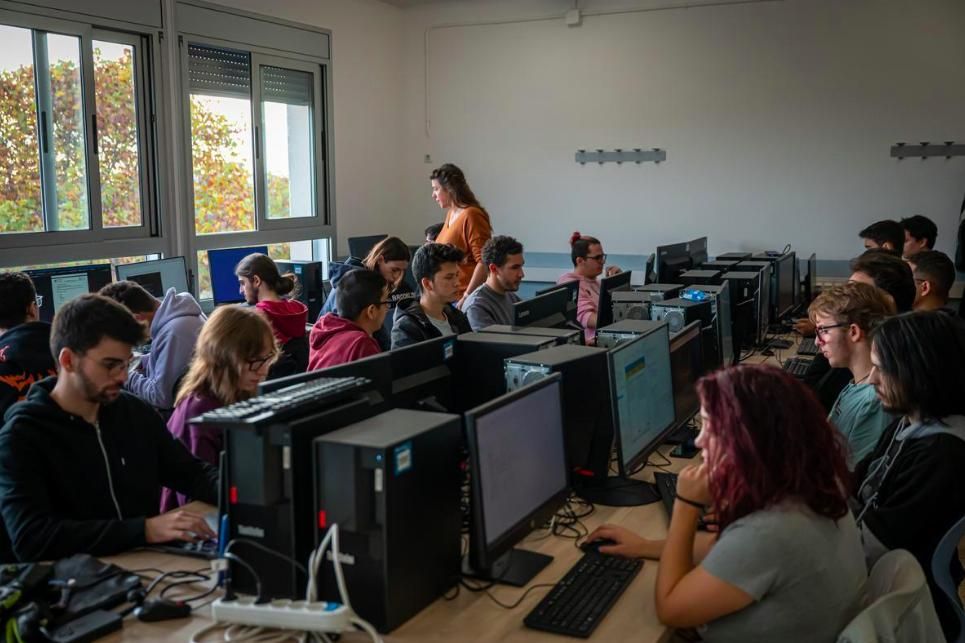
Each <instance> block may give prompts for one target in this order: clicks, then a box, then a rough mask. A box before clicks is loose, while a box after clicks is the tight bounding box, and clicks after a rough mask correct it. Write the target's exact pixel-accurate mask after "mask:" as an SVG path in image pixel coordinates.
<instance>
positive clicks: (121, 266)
mask: <svg viewBox="0 0 965 643" xmlns="http://www.w3.org/2000/svg"><path fill="white" fill-rule="evenodd" d="M178 259H180V260H181V268H183V269H184V284H185V286H186V289H185V290H186V292H191V280H190V279H189V275H188V260H187V258H185V257H184V255H176V256H174V257H162V258H160V259H147V260H145V261H135V262H133V263H119V264H117V265H116V266H114V276H115V277H116V278H117V280H118V281H124V280H125V279H128V278H129V277H131V276H133V277H136V276H137V275H129V276H128V277H121V271H122V270H127V269H128V268H134V267H136V266H146V265H147V264H160V263H165V262H173V261H177V260H178ZM138 274H144V273H138ZM166 291H167V289H165V292H166Z"/></svg>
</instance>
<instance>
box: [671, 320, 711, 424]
mask: <svg viewBox="0 0 965 643" xmlns="http://www.w3.org/2000/svg"><path fill="white" fill-rule="evenodd" d="M700 335H701V328H700V322H699V321H695V322H693V323H691V324H688V325H686V326H684V328H683V330H681V331H680V332H679V333H677V334H676V335H674V336H673V337H672V338H671V339H670V373H671V376H672V379H673V406H674V416H675V417H676V418H677V419H676V422H675V425H676V426H678V427H679V426H684V425H686V424H687V423H688V422H689V421H690V419H691V418H692V417H694V415H696V414H697V412H698V411H699V410H700V400H699V399H698V398H697V380H698V379H700V376H701V375H703V371H704V360H703V356H702V354H701V350H702V348H701V344H700Z"/></svg>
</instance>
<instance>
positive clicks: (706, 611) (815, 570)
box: [588, 365, 867, 643]
mask: <svg viewBox="0 0 965 643" xmlns="http://www.w3.org/2000/svg"><path fill="white" fill-rule="evenodd" d="M697 390H698V394H699V397H700V402H701V411H700V414H701V418H702V420H703V428H702V430H701V432H700V435H699V437H698V438H697V444H698V445H699V446H701V447H703V449H704V462H703V464H700V465H690V466H688V467H686V468H684V469H683V470H682V471H681V472H680V474H679V477H678V479H677V500H676V502H675V503H674V507H673V516H672V518H671V520H670V528H669V530H668V533H667V539H666V540H665V541H650V540H645V539H643V538H641V537H640V536H638V535H636V534H634V533H633V532H631V531H629V530H627V529H625V528H623V527H617V526H613V525H604V526H602V527H599V528H598V529H596V530H595V531H594V532H593V533H591V534H590V535H589V536H588V540H591V541H592V540H596V539H610V540H613V541H615V544H613V545H610V546H602V547H600V552H602V553H605V554H616V555H621V556H626V557H630V558H639V557H646V558H659V559H660V566H659V568H658V570H657V585H656V593H655V598H656V607H657V616H658V618H659V619H660V620H661V622H663V623H664V624H666V625H669V626H672V627H677V628H692V627H699V626H706V627H701V628H700V634H701V636H702V637H703V640H704V641H707V642H708V643H713V642H715V641H781V642H782V643H793V642H797V641H801V642H802V643H803V642H807V643H819V642H826V643H833V642H834V641H835V640H836V639H837V636H838V633H839V632H840V631H841V630H842V629H844V626H845V625H847V624H848V622H849V621H850V620H851V619H852V618H853V617H854V616H855V615H856V614H857V613H858V612H859V611H860V610H861V607H862V598H863V592H864V585H865V581H866V578H867V572H866V569H865V563H864V559H863V555H862V549H861V539H860V537H859V534H858V529H857V527H856V525H855V521H854V517H853V516H852V515H851V512H850V511H849V509H848V503H847V491H846V488H847V481H848V469H847V465H846V463H845V457H846V456H845V452H844V447H843V444H842V442H841V440H840V437H839V436H838V435H837V432H836V431H835V429H834V428H833V427H832V426H831V425H830V424H829V423H828V421H827V419H826V418H825V416H824V412H823V410H822V409H821V406H820V405H819V404H818V403H817V400H815V399H814V396H813V395H812V394H811V393H810V391H808V390H807V388H806V387H805V386H804V385H803V384H802V383H800V382H798V381H797V380H795V379H794V378H793V377H792V376H790V375H789V374H787V373H784V372H783V371H780V370H778V369H776V368H774V367H771V366H764V365H746V366H736V367H733V368H728V369H723V370H719V371H716V372H714V373H711V374H710V375H707V376H705V377H703V378H702V379H701V380H700V381H699V382H698V385H697ZM704 508H710V509H711V510H712V511H714V512H715V513H716V515H717V520H718V522H719V526H720V533H719V535H718V536H714V535H711V534H708V533H700V534H698V533H697V532H696V529H697V520H698V518H699V517H700V515H701V512H702V510H703V509H704Z"/></svg>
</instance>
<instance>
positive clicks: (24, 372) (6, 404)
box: [0, 272, 57, 421]
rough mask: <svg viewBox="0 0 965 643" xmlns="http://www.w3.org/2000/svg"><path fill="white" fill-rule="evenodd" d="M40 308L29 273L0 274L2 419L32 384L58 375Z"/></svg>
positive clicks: (0, 405) (46, 324) (0, 397)
mask: <svg viewBox="0 0 965 643" xmlns="http://www.w3.org/2000/svg"><path fill="white" fill-rule="evenodd" d="M39 308H40V307H39V306H38V304H37V291H36V290H35V289H34V284H33V282H32V281H31V280H30V277H29V276H28V275H27V274H25V273H22V272H0V418H3V414H4V413H5V412H6V411H7V409H8V408H10V406H11V405H12V404H13V403H14V402H17V401H18V400H22V399H23V398H24V397H26V395H27V389H29V388H30V385H31V384H33V383H34V382H39V381H40V380H42V379H43V378H45V377H47V376H49V375H54V374H55V373H56V372H57V367H56V364H55V363H54V358H53V356H52V355H51V354H50V324H48V323H47V322H42V321H40V310H39ZM0 421H2V419H0Z"/></svg>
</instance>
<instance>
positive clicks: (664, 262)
mask: <svg viewBox="0 0 965 643" xmlns="http://www.w3.org/2000/svg"><path fill="white" fill-rule="evenodd" d="M689 245H690V244H689V243H672V244H669V245H666V246H657V282H658V283H665V284H672V283H678V277H680V275H681V273H684V272H687V271H688V270H690V269H691V268H694V267H695V265H694V260H693V257H691V256H690V251H689V249H688V246H689Z"/></svg>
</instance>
